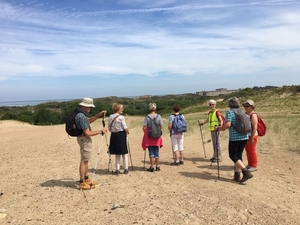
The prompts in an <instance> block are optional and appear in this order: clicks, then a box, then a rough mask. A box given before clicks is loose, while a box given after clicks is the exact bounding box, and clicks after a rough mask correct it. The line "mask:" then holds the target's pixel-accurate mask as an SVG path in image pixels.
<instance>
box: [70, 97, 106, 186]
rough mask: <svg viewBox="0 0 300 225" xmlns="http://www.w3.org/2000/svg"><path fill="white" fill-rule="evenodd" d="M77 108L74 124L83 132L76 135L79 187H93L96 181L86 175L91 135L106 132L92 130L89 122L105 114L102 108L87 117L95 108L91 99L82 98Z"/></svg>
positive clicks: (90, 149)
mask: <svg viewBox="0 0 300 225" xmlns="http://www.w3.org/2000/svg"><path fill="white" fill-rule="evenodd" d="M79 106H80V107H79V108H78V110H79V111H80V112H79V113H78V114H77V115H76V117H75V123H76V125H77V126H78V127H79V128H81V129H82V130H83V133H82V134H81V135H79V136H77V143H78V144H79V146H80V155H81V159H80V164H79V175H80V180H79V189H82V190H88V189H91V188H94V187H95V185H97V184H98V183H97V182H93V181H92V180H91V179H90V178H89V176H88V162H89V160H90V159H91V151H92V139H91V136H95V135H98V134H102V135H103V134H104V133H106V132H107V129H106V128H102V130H96V131H92V129H91V126H90V123H93V122H94V121H96V120H97V119H98V118H99V117H101V116H105V114H106V110H103V111H101V112H99V113H97V114H96V115H95V116H93V117H90V118H88V113H89V112H90V110H91V108H95V105H94V103H93V99H91V98H84V99H82V101H81V102H80V103H79Z"/></svg>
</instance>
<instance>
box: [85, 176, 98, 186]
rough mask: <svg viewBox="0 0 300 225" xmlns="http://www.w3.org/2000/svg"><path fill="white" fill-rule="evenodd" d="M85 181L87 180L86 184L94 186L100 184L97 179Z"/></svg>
mask: <svg viewBox="0 0 300 225" xmlns="http://www.w3.org/2000/svg"><path fill="white" fill-rule="evenodd" d="M84 182H85V183H86V184H88V185H92V186H95V185H98V182H97V181H92V179H91V178H88V179H85V180H84Z"/></svg>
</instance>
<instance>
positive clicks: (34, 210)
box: [0, 117, 300, 224]
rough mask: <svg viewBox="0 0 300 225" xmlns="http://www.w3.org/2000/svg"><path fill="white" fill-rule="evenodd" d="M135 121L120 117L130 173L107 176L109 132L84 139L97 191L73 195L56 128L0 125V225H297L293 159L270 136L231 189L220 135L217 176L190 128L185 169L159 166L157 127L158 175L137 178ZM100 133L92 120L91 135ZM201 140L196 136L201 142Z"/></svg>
mask: <svg viewBox="0 0 300 225" xmlns="http://www.w3.org/2000/svg"><path fill="white" fill-rule="evenodd" d="M142 119H143V117H126V122H127V124H128V126H129V129H130V135H129V145H130V153H131V159H132V163H133V169H134V170H132V168H131V167H130V172H129V174H128V175H120V176H114V175H112V174H111V172H110V171H108V169H110V168H109V164H108V160H109V156H108V154H107V153H106V151H107V144H106V138H107V140H109V135H107V136H106V138H105V136H104V137H103V138H101V136H95V137H93V160H92V161H91V162H90V165H89V167H90V169H91V172H90V175H91V176H94V178H95V180H97V181H98V182H99V183H100V185H99V187H98V188H96V189H93V190H88V191H80V190H78V188H77V180H78V164H79V150H78V146H77V142H76V138H71V139H70V138H69V137H68V136H67V135H66V133H65V131H64V125H55V126H32V125H29V124H24V123H20V122H16V121H0V136H1V166H0V173H1V177H2V181H1V186H0V191H1V192H2V193H3V195H2V196H0V214H1V215H2V217H4V215H6V217H5V218H0V224H299V219H300V216H299V215H300V189H299V186H300V178H299V169H300V159H299V154H298V153H295V152H291V151H288V150H287V149H285V148H284V146H282V145H281V142H280V141H279V140H276V139H274V138H272V131H268V134H267V136H266V137H263V138H261V139H259V144H258V154H259V169H258V171H257V172H254V173H253V174H254V178H252V179H251V180H249V181H247V182H246V183H245V184H244V185H240V184H237V183H235V182H233V181H232V178H233V177H232V175H233V171H232V166H233V164H232V162H231V161H230V160H229V158H228V153H227V142H228V140H227V137H228V134H227V132H225V133H223V134H222V138H221V144H222V148H223V161H222V162H221V163H220V173H219V176H220V177H219V179H218V173H217V171H218V170H217V165H216V164H213V165H211V164H210V162H209V158H210V157H211V155H212V147H211V144H210V143H207V144H206V145H205V146H206V154H207V158H205V157H204V151H203V148H202V142H201V139H200V132H199V130H198V127H197V125H195V127H190V128H189V131H188V132H187V133H186V136H185V164H184V165H181V166H179V167H172V166H170V165H169V164H170V163H171V162H172V153H171V148H170V140H169V137H168V133H167V132H166V130H165V128H164V134H163V139H164V146H163V148H162V149H161V151H160V152H161V171H160V172H154V173H150V172H147V171H146V170H145V169H144V151H142V149H141V147H140V146H141V145H140V144H141V139H142V133H141V132H142V130H141V126H142V125H141V124H142ZM101 126H102V125H101V121H97V122H96V123H95V124H93V129H99V128H100V127H101ZM209 138H210V137H209V133H208V131H206V130H205V132H204V139H205V140H208V139H209ZM100 143H101V145H100ZM98 150H100V160H99V163H98V165H97V169H96V172H95V173H94V174H93V168H94V166H95V161H96V154H97V151H98ZM111 159H112V166H113V167H114V157H112V158H111ZM244 161H246V157H244ZM130 166H131V164H130ZM148 166H149V160H148V155H146V162H145V167H146V168H147V167H148ZM110 170H111V169H110Z"/></svg>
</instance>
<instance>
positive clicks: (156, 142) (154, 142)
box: [142, 127, 163, 150]
mask: <svg viewBox="0 0 300 225" xmlns="http://www.w3.org/2000/svg"><path fill="white" fill-rule="evenodd" d="M148 130H149V127H147V128H146V129H145V131H144V136H143V140H142V148H143V150H146V149H147V148H148V146H158V147H160V148H161V147H162V146H163V140H162V138H161V137H159V138H149V137H148Z"/></svg>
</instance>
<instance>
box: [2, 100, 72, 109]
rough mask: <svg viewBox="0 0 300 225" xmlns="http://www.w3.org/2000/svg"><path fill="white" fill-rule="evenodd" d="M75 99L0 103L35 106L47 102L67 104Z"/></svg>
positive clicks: (4, 103)
mask: <svg viewBox="0 0 300 225" xmlns="http://www.w3.org/2000/svg"><path fill="white" fill-rule="evenodd" d="M72 100H74V99H54V100H29V101H12V102H0V107H1V106H27V105H29V106H35V105H38V104H42V103H46V102H67V101H72Z"/></svg>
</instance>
